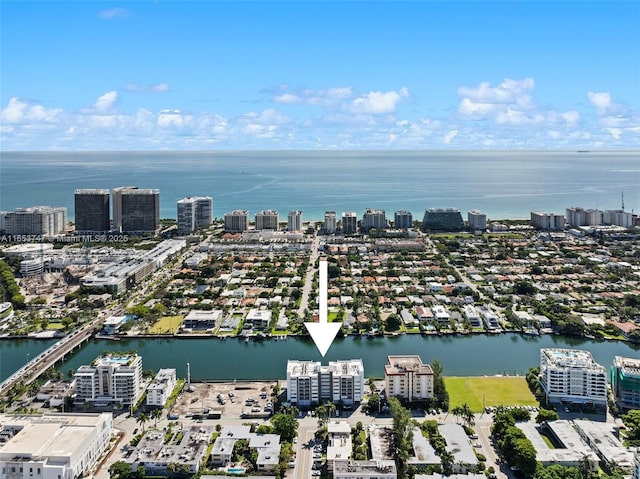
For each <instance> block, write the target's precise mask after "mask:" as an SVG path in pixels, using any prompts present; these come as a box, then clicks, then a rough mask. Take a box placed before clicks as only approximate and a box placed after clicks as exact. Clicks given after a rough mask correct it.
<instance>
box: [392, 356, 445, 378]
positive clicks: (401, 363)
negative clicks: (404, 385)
mask: <svg viewBox="0 0 640 479" xmlns="http://www.w3.org/2000/svg"><path fill="white" fill-rule="evenodd" d="M384 371H385V374H387V375H391V374H404V373H405V372H407V371H413V372H416V373H418V374H433V370H432V369H431V366H430V365H429V364H423V363H422V358H420V356H418V355H406V356H387V364H385V366H384Z"/></svg>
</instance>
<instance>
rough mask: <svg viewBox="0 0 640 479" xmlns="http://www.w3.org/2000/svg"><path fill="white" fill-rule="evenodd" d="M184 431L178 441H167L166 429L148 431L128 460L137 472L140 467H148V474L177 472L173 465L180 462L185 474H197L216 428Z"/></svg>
mask: <svg viewBox="0 0 640 479" xmlns="http://www.w3.org/2000/svg"><path fill="white" fill-rule="evenodd" d="M182 432H183V435H182V438H181V439H180V442H179V443H178V444H172V443H169V444H165V440H164V439H165V437H164V435H165V433H164V432H162V431H158V430H152V431H147V433H146V434H145V435H144V436H143V437H142V439H141V440H140V442H139V443H138V445H137V446H136V448H135V449H134V450H133V452H132V453H131V455H130V456H129V458H128V459H127V462H129V463H130V464H131V468H132V469H133V470H134V471H135V470H136V469H137V468H138V467H140V466H142V467H144V470H145V473H146V475H147V476H168V475H171V474H175V473H176V471H175V470H173V468H174V467H175V466H176V465H178V466H180V467H182V468H183V470H182V472H183V473H184V474H188V475H193V474H196V473H197V472H198V470H199V469H200V464H201V462H202V459H203V457H204V454H205V453H206V452H207V448H208V447H209V440H210V438H211V434H212V433H213V427H202V426H192V427H191V428H189V429H185V430H183V431H182ZM177 434H180V433H177Z"/></svg>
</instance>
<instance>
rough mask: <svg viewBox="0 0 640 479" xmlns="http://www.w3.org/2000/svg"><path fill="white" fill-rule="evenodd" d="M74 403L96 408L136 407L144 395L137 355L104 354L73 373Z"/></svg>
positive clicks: (140, 364) (139, 361)
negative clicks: (109, 406) (87, 403)
mask: <svg viewBox="0 0 640 479" xmlns="http://www.w3.org/2000/svg"><path fill="white" fill-rule="evenodd" d="M75 380H76V401H78V402H93V403H95V404H96V405H107V404H109V403H116V402H118V403H121V404H123V405H127V406H130V405H132V404H136V402H137V401H138V399H140V396H141V395H142V393H143V388H142V358H141V357H140V356H138V355H137V354H135V353H133V354H121V355H120V354H108V353H107V354H104V355H103V356H101V357H98V358H96V359H95V360H94V361H93V362H92V364H91V365H90V366H86V365H84V366H80V367H79V368H78V369H77V370H76V373H75Z"/></svg>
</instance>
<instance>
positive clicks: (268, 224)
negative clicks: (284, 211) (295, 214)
mask: <svg viewBox="0 0 640 479" xmlns="http://www.w3.org/2000/svg"><path fill="white" fill-rule="evenodd" d="M255 219H256V229H257V230H277V229H278V212H277V211H276V210H263V211H260V212H258V213H256V215H255Z"/></svg>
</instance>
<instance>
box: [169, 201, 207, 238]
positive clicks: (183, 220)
mask: <svg viewBox="0 0 640 479" xmlns="http://www.w3.org/2000/svg"><path fill="white" fill-rule="evenodd" d="M177 206H178V231H180V232H181V233H189V232H191V231H195V230H197V229H200V228H206V227H208V226H209V225H211V219H212V215H213V198H211V197H210V196H188V197H186V198H182V199H181V200H178V202H177Z"/></svg>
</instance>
